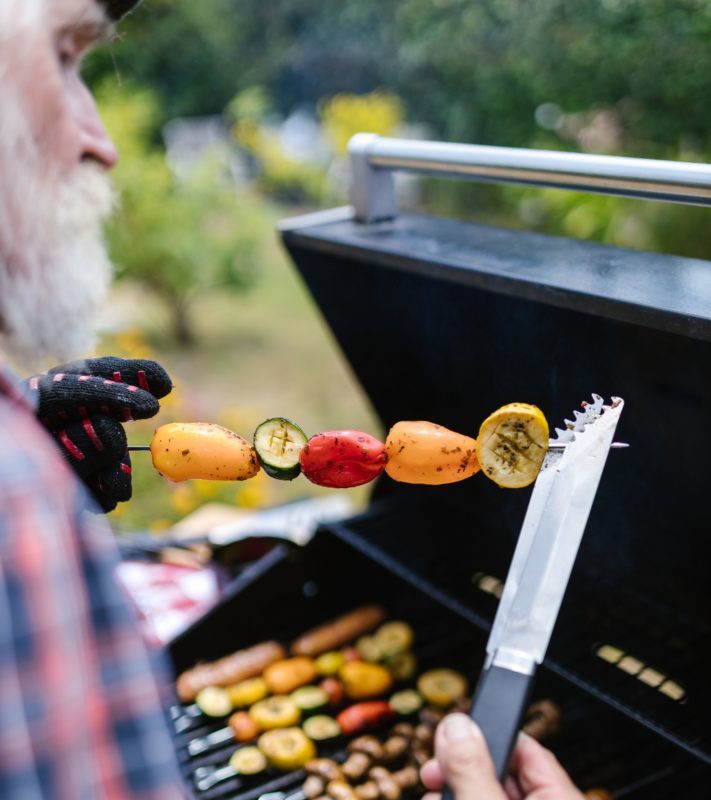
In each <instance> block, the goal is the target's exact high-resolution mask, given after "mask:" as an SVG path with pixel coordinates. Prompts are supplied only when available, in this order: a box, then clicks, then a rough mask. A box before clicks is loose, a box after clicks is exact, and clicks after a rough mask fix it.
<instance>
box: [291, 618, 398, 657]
mask: <svg viewBox="0 0 711 800" xmlns="http://www.w3.org/2000/svg"><path fill="white" fill-rule="evenodd" d="M384 619H385V611H384V610H383V609H382V608H381V607H380V606H374V605H370V606H361V607H360V608H357V609H355V611H351V612H350V613H349V614H344V615H343V616H342V617H338V619H334V620H333V621H331V622H327V623H326V624H325V625H320V626H319V627H318V628H313V629H312V630H310V631H307V632H306V633H305V634H303V635H302V636H300V637H299V638H298V639H297V640H296V641H295V642H294V643H293V644H292V646H291V652H292V653H293V654H294V655H299V656H317V655H320V654H321V653H325V652H326V651H328V650H334V649H336V648H337V647H341V646H342V645H344V644H347V643H348V642H352V641H353V640H354V639H357V638H358V637H359V636H362V635H363V634H364V633H368V631H371V630H372V629H373V628H375V627H376V626H377V625H379V624H380V623H381V622H382V621H383V620H384Z"/></svg>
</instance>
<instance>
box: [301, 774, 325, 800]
mask: <svg viewBox="0 0 711 800" xmlns="http://www.w3.org/2000/svg"><path fill="white" fill-rule="evenodd" d="M325 789H326V784H325V782H324V780H323V778H321V777H320V776H318V775H309V777H308V778H307V779H306V780H305V781H304V785H303V786H302V787H301V791H302V792H303V793H304V796H305V797H307V798H308V800H315V798H317V797H319V796H320V795H322V794H323V793H324V790H325Z"/></svg>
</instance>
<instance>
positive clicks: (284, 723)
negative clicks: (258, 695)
mask: <svg viewBox="0 0 711 800" xmlns="http://www.w3.org/2000/svg"><path fill="white" fill-rule="evenodd" d="M249 715H250V717H252V719H253V720H254V721H255V722H256V723H257V725H260V726H261V728H262V729H263V730H265V731H268V730H271V729H272V728H288V727H290V726H291V725H296V723H297V722H298V721H299V720H300V719H301V710H300V709H299V707H298V706H297V705H296V703H295V702H294V701H293V700H292V699H291V697H286V696H282V695H275V696H274V697H267V698H265V699H264V700H260V701H259V702H258V703H255V704H254V705H253V706H252V708H250V709H249Z"/></svg>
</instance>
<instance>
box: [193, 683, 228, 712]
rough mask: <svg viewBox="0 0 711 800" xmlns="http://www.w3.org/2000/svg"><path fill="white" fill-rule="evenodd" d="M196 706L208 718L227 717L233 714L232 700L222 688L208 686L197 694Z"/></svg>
mask: <svg viewBox="0 0 711 800" xmlns="http://www.w3.org/2000/svg"><path fill="white" fill-rule="evenodd" d="M195 705H196V706H197V707H198V708H199V709H200V711H202V713H203V714H206V715H207V716H208V717H226V716H227V715H228V714H230V713H231V712H232V709H233V705H232V698H231V697H230V695H229V692H228V691H227V690H226V689H223V688H222V687H221V686H206V687H205V688H204V689H201V690H200V691H199V692H198V693H197V697H196V698H195Z"/></svg>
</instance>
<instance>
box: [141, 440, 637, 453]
mask: <svg viewBox="0 0 711 800" xmlns="http://www.w3.org/2000/svg"><path fill="white" fill-rule="evenodd" d="M624 447H629V444H627V442H613V443H612V444H611V445H610V450H621V449H622V448H624ZM565 448H566V442H551V443H550V444H549V445H548V449H549V450H565ZM126 449H127V450H130V451H131V452H136V451H137V450H142V451H149V450H150V449H151V448H150V445H147V444H130V445H129V446H128V447H127V448H126Z"/></svg>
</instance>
